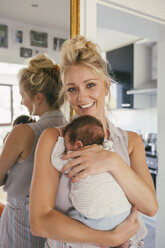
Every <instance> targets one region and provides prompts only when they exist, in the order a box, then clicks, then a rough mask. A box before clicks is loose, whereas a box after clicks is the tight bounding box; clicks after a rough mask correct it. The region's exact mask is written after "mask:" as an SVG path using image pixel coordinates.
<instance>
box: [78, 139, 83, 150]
mask: <svg viewBox="0 0 165 248" xmlns="http://www.w3.org/2000/svg"><path fill="white" fill-rule="evenodd" d="M76 147H77V149H79V148H82V147H83V143H82V142H81V141H80V140H77V141H76Z"/></svg>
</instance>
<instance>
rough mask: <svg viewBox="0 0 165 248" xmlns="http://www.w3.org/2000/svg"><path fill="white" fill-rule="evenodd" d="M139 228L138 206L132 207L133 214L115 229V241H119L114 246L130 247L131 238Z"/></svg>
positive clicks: (120, 247) (118, 247)
mask: <svg viewBox="0 0 165 248" xmlns="http://www.w3.org/2000/svg"><path fill="white" fill-rule="evenodd" d="M139 228H140V224H139V221H138V211H137V210H136V207H132V211H131V214H130V215H129V216H128V217H127V218H126V219H125V220H124V221H123V222H122V223H121V224H120V225H118V226H116V227H115V229H114V230H113V231H114V233H115V241H116V242H117V243H116V244H115V245H114V246H113V247H117V248H127V247H129V243H130V242H129V240H130V238H131V237H133V235H135V233H136V232H137V231H138V229H139ZM125 240H127V241H125ZM119 244H120V245H119Z"/></svg>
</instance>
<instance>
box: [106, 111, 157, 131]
mask: <svg viewBox="0 0 165 248" xmlns="http://www.w3.org/2000/svg"><path fill="white" fill-rule="evenodd" d="M109 117H110V119H111V120H112V122H113V123H114V124H115V125H117V126H119V127H121V128H124V129H126V130H130V131H135V132H137V133H139V134H142V135H144V134H145V133H146V132H151V133H157V108H150V109H139V110H133V109H132V110H131V109H117V110H112V111H111V112H110V113H109Z"/></svg>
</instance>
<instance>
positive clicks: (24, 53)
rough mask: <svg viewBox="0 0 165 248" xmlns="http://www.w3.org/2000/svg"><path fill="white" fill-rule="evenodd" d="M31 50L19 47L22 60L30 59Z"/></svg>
mask: <svg viewBox="0 0 165 248" xmlns="http://www.w3.org/2000/svg"><path fill="white" fill-rule="evenodd" d="M32 54H33V50H32V49H31V48H25V47H20V56H21V57H23V58H30V57H32Z"/></svg>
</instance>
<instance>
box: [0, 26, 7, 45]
mask: <svg viewBox="0 0 165 248" xmlns="http://www.w3.org/2000/svg"><path fill="white" fill-rule="evenodd" d="M0 47H4V48H7V47H8V26H7V25H4V24H0Z"/></svg>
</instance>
